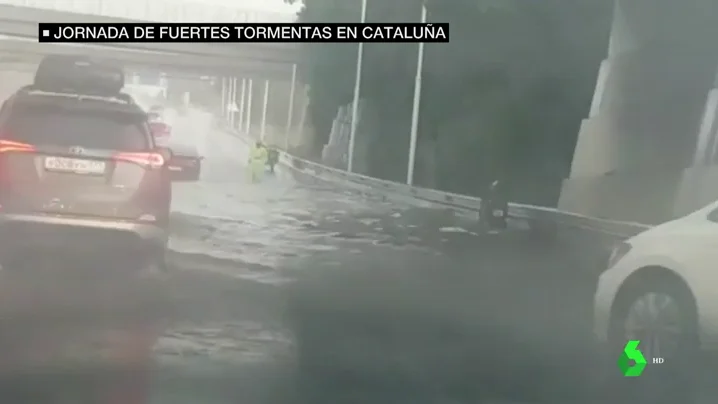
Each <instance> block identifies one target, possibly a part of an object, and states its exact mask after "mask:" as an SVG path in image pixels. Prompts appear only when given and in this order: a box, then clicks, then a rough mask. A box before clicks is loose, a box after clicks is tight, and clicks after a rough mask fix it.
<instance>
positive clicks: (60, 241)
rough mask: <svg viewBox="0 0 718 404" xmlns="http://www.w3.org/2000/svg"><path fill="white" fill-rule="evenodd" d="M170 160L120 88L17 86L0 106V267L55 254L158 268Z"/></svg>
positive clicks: (165, 237)
mask: <svg viewBox="0 0 718 404" xmlns="http://www.w3.org/2000/svg"><path fill="white" fill-rule="evenodd" d="M170 157H171V156H170V153H169V151H168V150H166V149H163V148H159V147H157V146H156V145H155V142H154V139H153V136H152V135H151V133H150V128H149V126H148V122H147V115H146V113H145V112H143V111H142V109H141V108H140V107H139V106H137V105H136V104H135V103H134V101H133V100H132V98H131V97H129V96H127V95H125V94H122V93H118V94H116V95H115V96H88V95H81V94H72V93H65V92H49V91H41V90H38V89H36V88H34V87H32V86H29V87H25V88H23V89H21V90H20V91H18V92H17V93H16V94H14V95H13V96H12V97H11V98H9V99H8V100H7V101H6V102H5V103H4V104H3V106H2V109H1V110H0V264H2V266H3V269H7V268H15V267H17V266H18V264H22V263H25V262H27V261H28V260H29V259H30V258H33V257H35V258H36V257H38V256H48V257H49V256H53V254H52V253H55V252H57V253H60V254H62V255H63V256H64V255H71V256H73V257H90V256H98V257H101V259H102V260H104V263H103V264H106V265H108V266H110V265H114V264H121V265H120V266H123V267H125V268H124V269H125V270H126V269H127V268H128V267H129V266H130V265H133V266H134V269H136V270H138V271H142V270H149V271H156V270H162V269H163V268H164V256H165V250H166V246H167V241H168V221H169V211H170V202H171V181H170V177H169V171H168V170H167V167H166V162H167V161H169V159H170ZM38 252H41V253H39V254H38ZM100 262H102V261H100Z"/></svg>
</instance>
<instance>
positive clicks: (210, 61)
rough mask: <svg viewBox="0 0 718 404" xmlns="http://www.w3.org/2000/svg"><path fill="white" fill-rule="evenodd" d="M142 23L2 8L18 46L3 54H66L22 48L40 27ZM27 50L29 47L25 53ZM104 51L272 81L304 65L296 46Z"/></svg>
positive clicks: (2, 19) (43, 47) (4, 25)
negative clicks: (263, 75)
mask: <svg viewBox="0 0 718 404" xmlns="http://www.w3.org/2000/svg"><path fill="white" fill-rule="evenodd" d="M137 21H139V20H131V19H125V18H117V17H108V16H101V15H91V14H80V13H74V12H67V11H58V10H47V9H40V8H31V7H20V6H15V5H7V4H4V5H3V4H0V35H2V36H6V37H10V38H13V39H12V41H17V43H14V44H13V43H8V44H6V45H4V48H3V49H0V52H3V53H5V52H6V51H7V52H20V53H22V52H24V53H48V52H47V50H48V49H50V48H51V47H58V49H61V48H59V46H60V45H58V44H39V43H35V42H26V43H25V44H21V43H20V41H21V40H22V39H31V40H36V39H37V33H38V32H37V24H38V23H39V22H55V23H58V22H68V23H69V22H85V23H88V22H90V23H122V22H137ZM21 45H24V48H23V47H22V46H21ZM98 46H99V45H98ZM101 47H102V48H106V51H105V52H104V53H105V55H106V56H107V57H110V58H112V57H116V58H117V59H122V60H129V61H132V62H134V63H138V64H145V63H147V64H150V65H162V64H164V65H168V66H170V65H171V66H183V67H182V68H184V69H188V68H190V66H193V67H192V68H199V69H200V70H202V71H203V72H206V71H207V70H208V69H218V70H222V69H223V70H224V71H228V70H229V71H236V70H240V71H242V72H246V73H247V74H249V75H253V74H259V73H261V72H267V73H268V74H269V75H270V76H272V75H275V74H282V73H284V74H285V77H287V75H288V72H290V71H291V65H292V64H294V63H297V62H298V60H299V49H298V46H297V45H296V44H204V43H203V44H191V43H156V44H153V43H135V44H120V43H110V44H102V45H101ZM95 49H98V47H95ZM62 51H63V50H60V52H62ZM130 51H138V52H139V51H141V52H142V56H139V55H140V53H138V55H135V56H132V55H131V54H130ZM200 58H201V59H202V60H200ZM191 62H193V63H191ZM178 68H179V67H178ZM283 69H284V70H283ZM218 73H220V74H221V72H218ZM235 74H237V73H235Z"/></svg>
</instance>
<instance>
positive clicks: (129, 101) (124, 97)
mask: <svg viewBox="0 0 718 404" xmlns="http://www.w3.org/2000/svg"><path fill="white" fill-rule="evenodd" d="M21 91H22V92H24V93H26V94H28V95H40V96H46V97H58V98H72V99H77V100H78V101H85V100H88V101H89V100H92V101H104V102H111V103H114V104H122V105H136V104H135V101H134V99H133V98H132V97H131V96H130V95H129V94H125V93H118V94H115V95H112V96H103V95H90V94H78V93H74V92H71V91H67V92H65V91H63V92H59V91H45V90H39V89H37V88H36V87H33V86H27V87H23V88H22V89H21Z"/></svg>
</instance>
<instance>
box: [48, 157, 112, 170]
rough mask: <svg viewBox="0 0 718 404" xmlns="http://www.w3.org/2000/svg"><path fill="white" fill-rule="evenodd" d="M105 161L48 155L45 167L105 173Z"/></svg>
mask: <svg viewBox="0 0 718 404" xmlns="http://www.w3.org/2000/svg"><path fill="white" fill-rule="evenodd" d="M105 168H106V167H105V162H104V161H96V160H81V159H71V158H66V157H46V158H45V169H46V170H49V171H63V172H72V173H78V174H104V173H105Z"/></svg>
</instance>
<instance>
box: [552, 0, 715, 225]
mask: <svg viewBox="0 0 718 404" xmlns="http://www.w3.org/2000/svg"><path fill="white" fill-rule="evenodd" d="M716 37H718V4H716V3H715V2H713V1H710V0H686V1H680V2H679V1H675V0H616V2H615V6H614V17H613V23H612V28H611V36H610V41H609V46H608V55H607V58H606V59H605V60H604V61H603V62H602V64H601V66H600V69H599V74H598V78H597V82H596V89H595V93H594V99H593V102H592V105H591V110H590V113H589V116H588V118H586V119H584V121H583V122H582V124H581V129H580V132H579V135H578V141H577V144H576V149H575V152H574V157H573V163H572V167H571V173H570V177H569V178H568V179H567V180H566V181H564V184H563V189H562V192H561V198H560V201H559V208H561V209H564V210H569V211H573V212H576V213H582V214H586V215H591V216H599V217H606V218H611V219H617V220H633V221H640V222H645V223H657V222H661V221H664V220H667V219H669V218H671V217H673V216H675V215H677V214H682V213H685V210H690V209H692V208H693V207H695V206H696V205H698V204H700V203H702V202H701V201H698V200H694V201H693V202H691V203H688V204H684V203H679V202H678V200H679V199H680V194H681V193H682V192H683V191H682V189H683V188H684V187H683V186H682V184H683V183H685V181H686V179H685V177H686V175H689V174H688V173H689V172H691V171H692V170H694V168H693V165H694V158H695V156H696V154H697V153H696V149H697V147H698V144H699V139H698V133H699V128H700V127H701V119H702V116H703V115H704V110H705V105H706V97H707V94H708V93H709V91H710V89H711V88H713V87H714V81H715V79H716V69H717V68H718V46H716V45H715V43H714V41H713V40H712V38H716ZM716 103H718V99H717V100H716ZM712 114H715V111H713V112H712ZM704 143H705V142H704ZM690 175H692V174H690ZM714 188H717V189H716V191H718V187H714ZM715 194H716V195H717V196H718V192H715ZM679 205H681V206H680V207H679ZM689 206H690V207H689Z"/></svg>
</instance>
